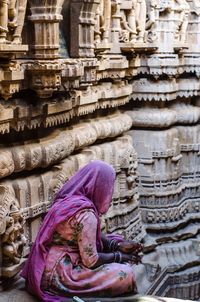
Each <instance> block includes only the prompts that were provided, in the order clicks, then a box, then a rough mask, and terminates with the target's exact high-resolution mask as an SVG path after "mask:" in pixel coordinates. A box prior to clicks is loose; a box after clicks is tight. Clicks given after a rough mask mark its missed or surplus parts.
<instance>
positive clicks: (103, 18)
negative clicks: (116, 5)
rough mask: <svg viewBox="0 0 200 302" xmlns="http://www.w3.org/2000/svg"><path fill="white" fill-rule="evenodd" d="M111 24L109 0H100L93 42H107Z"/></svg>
mask: <svg viewBox="0 0 200 302" xmlns="http://www.w3.org/2000/svg"><path fill="white" fill-rule="evenodd" d="M110 26H111V0H100V4H99V6H98V8H97V12H96V25H95V32H94V33H95V43H100V42H103V43H108V42H109V38H110Z"/></svg>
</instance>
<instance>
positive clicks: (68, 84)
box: [0, 0, 200, 301]
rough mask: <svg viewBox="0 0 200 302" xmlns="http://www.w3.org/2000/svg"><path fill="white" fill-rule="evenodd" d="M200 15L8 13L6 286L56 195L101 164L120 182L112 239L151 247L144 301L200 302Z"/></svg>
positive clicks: (96, 9) (112, 10) (1, 53)
mask: <svg viewBox="0 0 200 302" xmlns="http://www.w3.org/2000/svg"><path fill="white" fill-rule="evenodd" d="M199 7H200V5H199V2H198V1H194V0H191V1H190V0H188V1H186V0H181V1H180V0H170V1H157V0H147V1H143V0H140V1H139V0H124V1H118V0H73V1H68V0H53V1H32V0H31V1H26V0H14V1H7V0H5V1H1V4H0V178H1V182H0V234H1V235H0V236H1V238H0V239H1V243H2V247H1V251H0V252H1V258H3V263H2V265H1V266H2V269H1V270H0V271H1V273H2V274H3V275H4V277H5V276H6V277H12V276H13V275H15V274H16V273H17V272H18V271H19V269H20V267H21V265H22V262H23V257H24V256H25V255H27V254H28V253H29V251H30V246H31V244H32V243H33V242H34V240H35V237H36V235H37V231H38V227H39V225H40V223H41V221H42V215H43V214H44V213H46V212H47V211H48V209H49V207H50V205H51V202H52V200H53V197H54V195H55V193H56V192H57V191H58V190H59V188H60V187H61V186H62V185H63V183H64V182H65V181H67V180H68V179H69V177H71V176H72V175H73V174H74V173H75V172H76V171H77V170H78V169H79V168H80V167H82V166H83V165H84V164H86V163H87V162H89V161H90V160H92V159H95V158H98V159H102V160H105V161H107V162H109V163H110V164H112V165H113V166H114V168H115V170H116V173H117V178H116V186H115V192H114V196H113V203H112V207H111V209H110V211H109V212H108V214H107V215H106V216H105V217H104V221H103V229H104V230H105V231H107V232H119V233H122V234H124V235H125V236H126V237H127V238H133V239H136V240H143V242H144V244H145V256H144V264H143V266H142V265H141V266H138V267H137V268H135V269H136V270H137V272H136V276H137V279H138V286H139V288H140V289H141V293H148V294H155V295H159V296H164V295H168V296H174V297H179V298H187V299H189V298H191V299H193V300H198V299H200V296H199V284H200V283H199V275H198V271H199V248H198V247H199V235H198V234H199V231H200V227H199V220H200V216H199V208H200V203H199V201H200V196H199V192H200V191H199V185H200V184H199V174H200V171H199V150H200V149H199V120H200V109H199V107H200V102H199V96H200V88H199V87H200V86H199V74H200V72H199V71H200V50H199V37H200V27H199V24H200V14H199ZM127 131H129V132H128V134H129V136H126V135H124V133H125V132H127ZM130 136H131V137H132V140H131V138H130ZM22 217H23V219H22ZM146 232H147V234H146ZM14 233H15V235H13V234H14ZM17 234H18V235H17ZM16 236H17V238H16ZM24 236H25V237H26V238H25V237H24ZM2 240H3V241H2ZM22 251H23V253H22ZM7 294H8V292H7ZM7 296H8V297H9V294H8V295H7ZM4 297H5V296H4ZM19 297H21V298H20V299H22V300H23V299H29V298H30V297H29V298H27V296H24V294H22V295H20V296H19ZM131 299H132V297H131ZM24 301H25V300H24Z"/></svg>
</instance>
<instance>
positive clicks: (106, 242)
mask: <svg viewBox="0 0 200 302" xmlns="http://www.w3.org/2000/svg"><path fill="white" fill-rule="evenodd" d="M101 240H102V243H103V251H104V252H107V253H108V252H115V251H121V252H123V253H127V254H131V253H133V254H138V253H140V252H142V250H143V245H142V244H141V243H137V242H134V241H132V240H124V239H122V240H120V241H119V240H117V239H112V238H108V237H107V236H106V235H105V234H103V233H102V236H101Z"/></svg>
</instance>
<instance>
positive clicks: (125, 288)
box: [22, 161, 142, 301]
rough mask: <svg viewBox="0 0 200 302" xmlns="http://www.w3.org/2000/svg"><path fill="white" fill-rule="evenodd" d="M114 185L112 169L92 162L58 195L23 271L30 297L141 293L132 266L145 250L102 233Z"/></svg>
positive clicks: (117, 237) (49, 299)
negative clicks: (103, 218) (103, 221)
mask: <svg viewBox="0 0 200 302" xmlns="http://www.w3.org/2000/svg"><path fill="white" fill-rule="evenodd" d="M114 182H115V171H114V169H113V168H112V167H111V166H110V165H108V164H106V163H104V162H102V161H92V162H91V163H89V164H88V165H86V166H85V167H83V168H82V169H81V170H80V171H78V172H77V173H76V174H75V175H74V176H73V177H72V178H71V179H70V180H69V181H68V182H67V183H66V184H65V185H64V186H63V187H62V189H61V190H60V191H59V192H58V194H57V196H56V198H55V201H54V204H53V205H52V207H51V208H50V210H49V212H48V213H47V215H46V217H45V219H44V221H43V223H42V226H41V228H40V231H39V232H38V235H37V238H36V241H35V243H34V245H33V247H32V250H31V253H30V255H29V258H28V261H27V262H26V264H25V267H24V269H23V271H22V277H24V278H25V279H26V286H27V289H28V290H29V291H30V292H31V293H33V294H35V295H37V296H38V297H40V298H41V299H42V300H43V301H62V298H63V297H67V296H72V295H80V296H89V295H90V296H93V297H94V296H109V297H110V296H118V295H121V294H124V293H132V294H133V293H137V288H136V283H135V277H134V273H133V270H132V266H131V265H130V264H129V263H130V262H131V263H136V264H137V263H138V262H140V256H139V255H138V253H139V252H140V251H141V249H142V245H140V244H137V243H134V242H132V241H125V240H123V239H122V237H120V236H110V237H109V236H108V237H106V236H105V235H103V234H102V233H101V227H100V218H99V217H100V215H102V214H104V213H106V212H107V211H108V209H109V206H110V204H111V200H112V194H113V189H114Z"/></svg>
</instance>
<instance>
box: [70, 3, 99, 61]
mask: <svg viewBox="0 0 200 302" xmlns="http://www.w3.org/2000/svg"><path fill="white" fill-rule="evenodd" d="M99 3H100V0H85V1H83V0H72V1H71V7H70V27H71V35H70V56H71V57H73V58H75V57H94V56H95V55H94V32H95V16H96V10H97V7H98V4H99Z"/></svg>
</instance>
